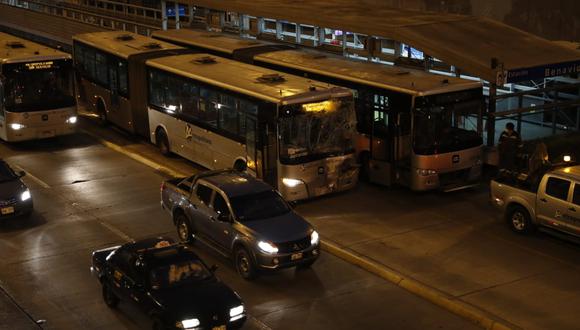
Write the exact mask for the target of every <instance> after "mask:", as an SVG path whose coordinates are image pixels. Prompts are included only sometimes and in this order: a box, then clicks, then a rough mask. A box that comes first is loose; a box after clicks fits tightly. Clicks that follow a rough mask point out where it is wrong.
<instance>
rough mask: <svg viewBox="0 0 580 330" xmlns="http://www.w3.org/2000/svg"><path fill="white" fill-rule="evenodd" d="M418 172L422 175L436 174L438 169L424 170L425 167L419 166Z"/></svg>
mask: <svg viewBox="0 0 580 330" xmlns="http://www.w3.org/2000/svg"><path fill="white" fill-rule="evenodd" d="M417 174H419V175H420V176H428V175H435V174H437V171H435V170H424V169H421V168H418V169H417Z"/></svg>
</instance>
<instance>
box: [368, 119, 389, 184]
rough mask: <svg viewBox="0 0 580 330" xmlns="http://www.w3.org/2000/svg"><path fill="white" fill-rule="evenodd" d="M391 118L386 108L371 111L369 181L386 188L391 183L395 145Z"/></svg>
mask: <svg viewBox="0 0 580 330" xmlns="http://www.w3.org/2000/svg"><path fill="white" fill-rule="evenodd" d="M391 116H392V115H391V114H390V113H389V111H388V109H386V108H384V109H375V110H373V122H372V130H371V134H370V148H371V158H370V160H369V180H370V181H371V182H375V183H379V184H383V185H387V186H390V185H391V184H392V183H393V173H394V166H393V163H392V160H393V151H394V147H395V143H396V137H395V136H394V134H393V131H394V130H393V119H392V118H391Z"/></svg>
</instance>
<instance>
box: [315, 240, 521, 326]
mask: <svg viewBox="0 0 580 330" xmlns="http://www.w3.org/2000/svg"><path fill="white" fill-rule="evenodd" d="M321 246H322V248H323V249H324V250H325V251H326V252H328V253H330V254H332V255H334V256H336V257H338V258H340V259H342V260H344V261H346V262H348V263H350V264H353V265H356V266H358V267H360V268H362V269H364V270H366V271H368V272H370V273H373V274H375V275H377V276H379V277H381V278H383V279H385V280H387V281H389V282H391V283H393V284H395V285H396V286H398V287H401V288H403V289H405V290H407V291H409V292H411V293H414V294H416V295H417V296H419V297H421V298H424V299H426V300H428V301H430V302H432V303H434V304H436V305H438V306H440V307H442V308H444V309H446V310H448V311H450V312H452V313H454V314H456V315H459V316H461V317H463V318H465V319H467V320H469V321H471V322H473V323H475V324H476V325H478V326H480V327H482V328H484V329H489V330H515V329H519V328H518V327H516V326H514V325H511V324H509V323H508V322H506V321H503V320H499V319H497V318H494V317H493V316H492V315H490V313H488V312H486V311H484V310H481V309H479V308H477V307H475V306H473V305H470V304H468V303H466V302H463V301H461V300H458V299H456V298H454V297H452V296H450V295H448V294H446V293H444V292H442V291H439V290H437V289H435V288H432V287H429V286H427V285H425V284H423V283H421V282H419V281H417V280H414V279H412V278H410V277H407V276H405V275H403V274H401V273H399V272H397V271H395V270H392V269H389V268H388V267H386V266H384V265H382V264H380V263H377V262H375V261H372V260H370V259H369V258H366V257H364V256H361V255H358V254H356V253H355V252H350V251H348V250H346V249H345V248H342V247H340V246H338V245H336V244H335V243H331V242H329V241H327V240H321Z"/></svg>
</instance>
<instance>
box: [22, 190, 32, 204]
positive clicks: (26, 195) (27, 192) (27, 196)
mask: <svg viewBox="0 0 580 330" xmlns="http://www.w3.org/2000/svg"><path fill="white" fill-rule="evenodd" d="M30 197H32V196H31V195H30V190H28V189H26V190H25V191H24V192H23V193H22V194H21V195H20V200H21V201H23V202H25V201H27V200H29V199H30Z"/></svg>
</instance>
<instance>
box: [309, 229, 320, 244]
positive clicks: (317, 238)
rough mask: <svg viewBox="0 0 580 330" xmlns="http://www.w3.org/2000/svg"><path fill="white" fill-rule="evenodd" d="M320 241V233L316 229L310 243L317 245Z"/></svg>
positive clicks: (311, 235)
mask: <svg viewBox="0 0 580 330" xmlns="http://www.w3.org/2000/svg"><path fill="white" fill-rule="evenodd" d="M318 242H320V235H318V232H317V231H316V230H315V231H313V232H312V234H310V245H316V244H318Z"/></svg>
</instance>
